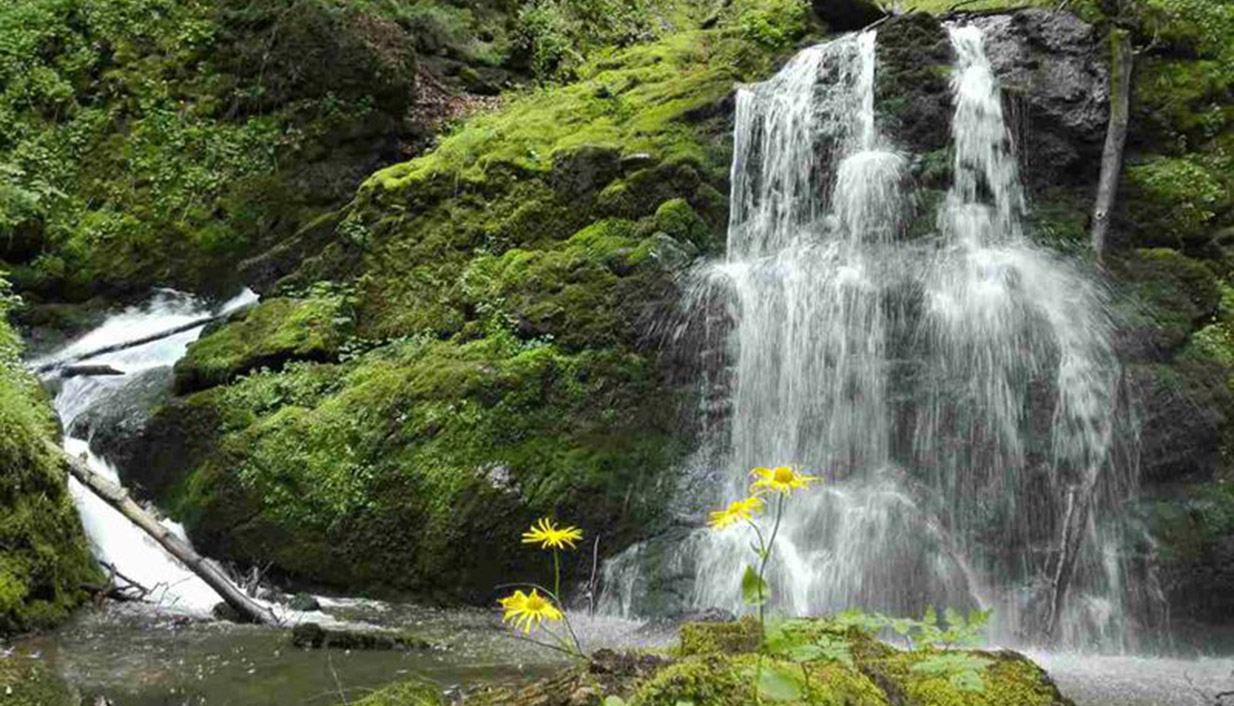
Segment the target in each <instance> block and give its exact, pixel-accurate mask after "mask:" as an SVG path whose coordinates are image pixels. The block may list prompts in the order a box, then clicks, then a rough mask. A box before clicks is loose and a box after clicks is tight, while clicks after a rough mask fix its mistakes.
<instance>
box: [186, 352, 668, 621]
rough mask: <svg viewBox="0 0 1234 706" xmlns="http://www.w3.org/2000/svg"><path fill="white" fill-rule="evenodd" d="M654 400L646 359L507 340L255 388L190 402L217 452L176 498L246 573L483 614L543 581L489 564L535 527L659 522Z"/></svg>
mask: <svg viewBox="0 0 1234 706" xmlns="http://www.w3.org/2000/svg"><path fill="white" fill-rule="evenodd" d="M656 387H657V383H656V377H655V375H654V374H653V372H652V370H651V369H650V367H649V365H648V362H647V361H646V360H645V359H643V358H642V357H640V356H638V355H636V354H633V353H629V352H621V351H619V350H594V351H580V352H576V353H567V352H565V351H564V350H562V349H561V348H559V347H558V346H555V345H551V344H547V343H532V344H525V343H522V342H520V341H518V340H517V339H515V338H514V337H513V336H511V335H510V334H509V333H500V332H496V333H492V334H490V335H488V336H486V337H484V338H482V339H479V340H475V341H470V342H467V343H458V342H441V341H434V340H432V339H428V338H419V339H413V340H409V341H407V342H404V343H400V344H394V345H390V346H386V347H384V348H381V349H379V350H376V351H373V352H372V353H369V354H366V355H364V356H361V357H359V358H357V359H355V360H353V361H350V362H348V363H345V364H341V365H334V366H293V367H292V368H289V369H287V370H285V371H284V372H282V373H273V372H263V373H259V374H255V375H252V376H249V377H247V378H244V379H241V380H240V381H238V382H237V383H236V384H234V385H232V386H229V387H227V388H222V389H220V390H217V391H210V392H208V393H205V394H204V396H202V397H200V398H195V399H198V400H200V403H201V404H205V405H208V406H209V407H210V408H211V409H215V410H217V411H216V412H213V413H212V414H214V415H215V416H217V417H218V418H220V419H221V422H220V428H219V430H218V431H217V432H216V433H217V434H220V435H221V436H220V438H219V442H218V444H217V446H216V447H214V448H213V449H212V450H207V451H206V457H205V458H204V459H203V460H202V462H201V463H199V465H198V466H197V467H196V468H195V469H194V470H193V471H192V473H191V474H190V475H189V477H187V478H186V479H184V480H183V481H182V482H181V483H180V484H179V485H178V487H179V488H180V490H179V491H178V493H179V496H178V497H179V499H178V505H179V511H178V515H179V516H180V517H182V518H183V519H185V520H186V521H187V522H188V524H189V527H190V530H191V531H192V532H193V534H194V538H195V539H197V540H198V541H199V542H201V543H202V546H203V547H204V548H208V549H209V550H211V551H214V550H218V551H221V552H222V553H224V554H226V555H229V556H232V557H235V558H237V559H240V560H251V561H258V560H260V561H263V562H264V561H273V562H274V563H275V565H276V566H277V567H278V568H279V569H281V570H283V571H285V572H288V573H291V574H294V575H297V576H302V577H306V578H312V579H314V580H317V581H320V582H325V583H330V584H334V585H338V586H344V587H354V586H367V587H383V588H385V589H387V590H398V591H414V592H420V593H426V594H428V595H433V596H438V597H442V598H446V597H458V596H460V595H461V596H464V597H468V598H471V599H473V600H474V599H477V598H478V597H482V596H487V595H488V593H489V591H490V590H491V587H492V586H493V585H496V584H498V583H501V582H502V581H504V580H508V578H509V576H512V575H526V572H527V571H529V570H534V571H537V572H538V571H540V570H542V569H543V565H542V562H540V561H538V558H539V557H537V556H536V555H535V554H534V553H532V552H521V551H511V552H504V553H501V554H499V555H498V556H499V557H500V558H499V559H494V555H493V553H492V551H491V547H492V546H494V545H505V544H509V545H510V546H512V547H514V546H517V537H518V535H519V532H520V531H521V530H522V529H523V528H524V526H525V525H526V524H527V523H528V522H530V521H531V520H533V519H534V518H535V517H538V516H542V515H553V516H557V517H560V518H561V519H562V520H563V521H569V522H572V523H575V524H580V525H583V526H585V527H605V528H606V529H605V532H606V537H610V538H611V539H612V541H614V542H619V541H629V540H630V539H632V538H633V537H634V536H635V533H637V532H640V531H642V528H643V527H644V526H646V525H647V524H648V523H650V522H652V521H654V520H655V518H656V517H657V513H658V506H657V504H656V503H655V502H654V500H653V498H654V496H655V494H656V493H655V491H654V490H648V492H647V494H646V495H644V494H642V493H640V494H639V496H638V497H635V496H632V495H631V494H630V493H629V489H630V488H633V487H638V488H644V489H654V488H656V487H657V483H658V481H657V480H656V477H657V474H658V471H659V470H660V469H662V468H664V467H666V466H667V465H668V464H669V463H670V462H671V461H672V460H674V459H675V458H677V456H678V454H679V453H680V452H681V449H680V448H679V442H678V441H677V440H676V439H675V437H674V435H673V434H672V425H671V410H665V409H662V408H661V407H662V405H661V403H660V402H658V400H660V399H661V396H660V393H658V392H657V390H656ZM188 413H190V414H198V412H193V411H192V410H189V411H188ZM486 547H487V548H488V549H485V548H486ZM580 561H581V560H580ZM570 568H571V570H574V569H579V570H581V569H582V568H585V567H582V566H581V564H580V566H579V567H573V566H571V567H570ZM520 572H521V573H520ZM534 575H535V574H533V576H534Z"/></svg>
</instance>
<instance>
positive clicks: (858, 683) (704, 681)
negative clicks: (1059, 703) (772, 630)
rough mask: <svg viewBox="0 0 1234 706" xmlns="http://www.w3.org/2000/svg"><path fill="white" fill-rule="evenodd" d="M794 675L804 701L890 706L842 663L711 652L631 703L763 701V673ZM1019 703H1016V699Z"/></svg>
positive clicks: (727, 705)
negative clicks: (758, 688)
mask: <svg viewBox="0 0 1234 706" xmlns="http://www.w3.org/2000/svg"><path fill="white" fill-rule="evenodd" d="M771 671H776V672H780V673H783V674H785V675H789V676H790V677H791V678H792V679H793V680H794V682H795V683H796V687H797V689H798V692H799V694H800V698H796V699H792V700H790V701H787V702H784V703H795V704H802V705H819V706H822V705H826V706H840V705H841V704H845V705H848V706H886V704H888V700H887V697H886V696H885V695H884V694H883V692H882V691H881V690H880V689H879V688H878V687H877V686H876V685H875V684H874V682H872V681H870V679H869V678H867V677H866V676H865V675H864V674H862V673H860V672H858V671H857V670H855V669H852V668H850V667H846V666H844V665H842V664H839V663H836V662H813V663H808V664H804V665H802V664H794V663H791V662H784V661H780V660H776V659H769V658H762V657H759V656H757V655H752V654H750V655H743V656H736V657H734V656H728V655H722V654H711V655H707V656H699V657H690V658H686V659H682V660H680V661H678V662H676V663H674V664H672V665H670V666H668V667H666V668H665V669H663V670H661V671H660V672H659V673H658V674H656V675H655V676H654V677H652V678H651V679H649V680H648V681H647V682H646V683H645V684H643V685H641V686H640V687H639V688H638V690H637V691H636V692H635V694H634V696H633V698H631V699H630V704H631V706H677V704H680V703H682V702H685V703H696V704H714V705H715V706H738V705H741V704H749V703H754V702H756V701H758V700H759V699H758V697H757V694H756V691H755V687H754V685H755V684H756V683H757V675H758V674H760V672H771ZM1010 703H1014V702H1010Z"/></svg>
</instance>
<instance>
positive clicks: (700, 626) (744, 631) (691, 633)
mask: <svg viewBox="0 0 1234 706" xmlns="http://www.w3.org/2000/svg"><path fill="white" fill-rule="evenodd" d="M762 640H763V629H762V627H761V626H760V625H759V624H758V621H757V620H755V619H754V618H753V617H752V616H746V617H744V618H742V619H741V620H739V621H738V622H735V623H687V624H685V625H683V626H681V644H680V645H679V647H678V652H679V653H680V654H681V655H682V656H683V657H690V656H693V655H707V654H717V653H722V654H743V653H746V652H753V651H754V650H756V649H758V646H759V644H760V643H761V642H762Z"/></svg>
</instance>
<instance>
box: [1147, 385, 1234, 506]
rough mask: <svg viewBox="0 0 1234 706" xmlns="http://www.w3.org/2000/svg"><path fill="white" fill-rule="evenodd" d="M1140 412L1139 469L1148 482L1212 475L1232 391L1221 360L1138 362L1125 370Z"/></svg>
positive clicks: (1233, 397) (1232, 406) (1233, 400)
mask: <svg viewBox="0 0 1234 706" xmlns="http://www.w3.org/2000/svg"><path fill="white" fill-rule="evenodd" d="M1127 376H1128V379H1129V384H1130V388H1131V391H1132V395H1133V396H1134V399H1135V400H1136V406H1137V408H1138V410H1139V414H1140V423H1141V426H1140V473H1141V476H1142V477H1143V478H1144V479H1145V480H1146V481H1149V482H1171V481H1180V480H1186V479H1188V478H1200V479H1204V478H1208V477H1211V475H1212V474H1213V473H1214V472H1215V471H1216V470H1217V469H1218V468H1220V467H1221V463H1222V459H1221V449H1222V430H1223V428H1224V426H1225V425H1226V424H1227V423H1228V421H1229V413H1230V411H1231V410H1232V409H1234V395H1232V394H1231V392H1230V390H1229V389H1228V388H1227V387H1226V385H1225V379H1226V371H1225V369H1224V368H1222V367H1221V366H1219V365H1216V364H1213V363H1202V362H1190V361H1188V362H1182V363H1176V364H1175V365H1136V366H1131V367H1130V368H1129V369H1128V371H1127Z"/></svg>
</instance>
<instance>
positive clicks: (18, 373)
mask: <svg viewBox="0 0 1234 706" xmlns="http://www.w3.org/2000/svg"><path fill="white" fill-rule="evenodd" d="M6 296H7V285H6V283H5V282H4V280H3V279H0V429H3V430H4V433H3V434H0V636H2V635H6V634H12V633H16V632H23V631H26V630H32V629H36V628H43V627H48V626H50V625H52V624H54V623H56V622H58V621H60V620H63V619H64V618H65V617H67V615H68V613H69V611H70V610H71V609H72V608H73V607H75V606H76V605H77V604H78V603H80V602H81V601H82V600H83V599H84V598H85V597H86V596H85V589H84V587H85V586H87V585H89V584H91V583H94V582H95V581H96V580H97V569H96V568H95V566H94V561H93V559H91V557H90V552H89V550H88V548H87V546H86V539H85V536H84V534H83V533H82V528H81V522H80V520H79V519H78V517H77V510H76V508H75V507H74V506H73V502H72V499H71V498H70V497H69V493H68V487H67V485H66V480H65V479H66V472H65V469H64V468H63V467H62V466H61V464H60V461H59V459H58V458H57V457H56V455H55V453H54V452H53V451H52V450H51V449H49V448H48V444H49V442H52V441H53V440H54V439H55V438H56V435H57V431H58V429H57V426H56V423H55V418H54V416H53V415H52V412H51V409H50V407H49V406H48V404H47V400H46V398H45V397H43V395H42V391H41V390H40V388H39V387H38V384H37V383H36V382H35V380H34V379H33V378H32V377H31V376H30V375H29V374H28V373H27V372H26V371H25V369H24V368H23V367H22V366H21V364H20V362H19V360H18V358H17V355H18V350H19V346H18V341H17V337H16V335H15V334H14V333H13V330H12V328H11V327H10V326H9V324H8V320H7V311H8V300H7V299H6ZM0 665H2V663H0ZM2 683H3V680H2V673H0V684H2Z"/></svg>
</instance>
